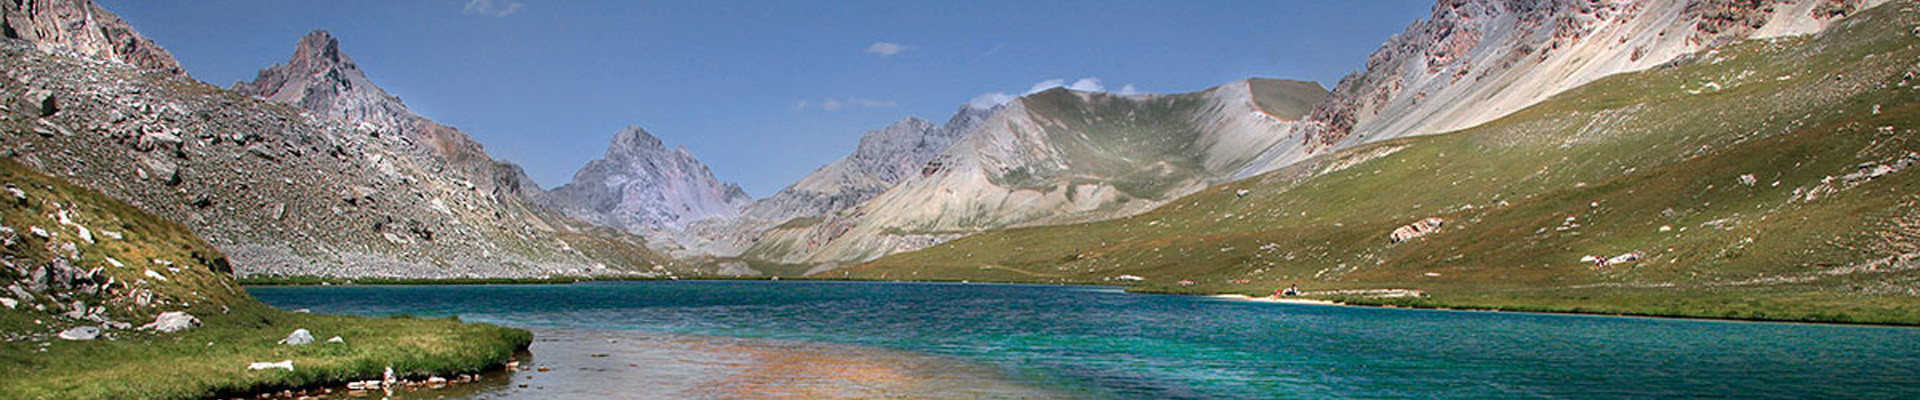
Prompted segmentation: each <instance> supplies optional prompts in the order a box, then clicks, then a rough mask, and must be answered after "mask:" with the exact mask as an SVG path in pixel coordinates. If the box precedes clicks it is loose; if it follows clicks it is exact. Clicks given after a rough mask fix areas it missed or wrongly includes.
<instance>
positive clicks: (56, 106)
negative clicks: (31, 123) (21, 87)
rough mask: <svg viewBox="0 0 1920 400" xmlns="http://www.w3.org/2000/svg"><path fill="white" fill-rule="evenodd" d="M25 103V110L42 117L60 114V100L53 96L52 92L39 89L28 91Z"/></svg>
mask: <svg viewBox="0 0 1920 400" xmlns="http://www.w3.org/2000/svg"><path fill="white" fill-rule="evenodd" d="M26 101H27V104H25V105H26V106H27V109H28V110H31V111H36V112H39V113H40V116H42V117H46V116H52V115H53V114H54V113H57V112H60V100H59V99H58V98H55V97H54V96H53V92H49V91H46V90H41V89H34V90H29V91H27V98H26Z"/></svg>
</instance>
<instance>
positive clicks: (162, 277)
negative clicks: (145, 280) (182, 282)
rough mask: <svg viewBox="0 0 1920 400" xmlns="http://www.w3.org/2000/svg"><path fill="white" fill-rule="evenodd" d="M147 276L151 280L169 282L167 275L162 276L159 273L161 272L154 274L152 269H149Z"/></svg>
mask: <svg viewBox="0 0 1920 400" xmlns="http://www.w3.org/2000/svg"><path fill="white" fill-rule="evenodd" d="M147 276H148V277H151V278H153V279H159V280H162V281H164V280H167V276H166V275H160V273H159V272H153V270H151V269H149V270H147Z"/></svg>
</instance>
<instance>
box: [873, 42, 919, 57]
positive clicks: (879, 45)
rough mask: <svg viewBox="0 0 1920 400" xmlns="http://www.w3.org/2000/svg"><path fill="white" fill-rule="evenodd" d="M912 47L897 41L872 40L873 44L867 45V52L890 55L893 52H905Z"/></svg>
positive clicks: (893, 53)
mask: <svg viewBox="0 0 1920 400" xmlns="http://www.w3.org/2000/svg"><path fill="white" fill-rule="evenodd" d="M913 49H914V46H913V45H906V44H899V43H893V42H873V44H871V45H867V52H868V53H873V54H879V55H883V56H892V55H895V54H900V53H905V52H907V50H913Z"/></svg>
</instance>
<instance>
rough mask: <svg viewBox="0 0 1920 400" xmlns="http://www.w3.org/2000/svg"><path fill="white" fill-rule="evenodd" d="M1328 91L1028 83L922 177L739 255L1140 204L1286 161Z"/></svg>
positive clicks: (906, 237)
mask: <svg viewBox="0 0 1920 400" xmlns="http://www.w3.org/2000/svg"><path fill="white" fill-rule="evenodd" d="M1325 93H1326V92H1325V90H1324V89H1321V88H1320V87H1319V86H1318V84H1314V83H1311V82H1298V81H1278V80H1272V81H1269V80H1258V79H1255V80H1247V81H1240V82H1235V83H1231V84H1227V85H1222V86H1219V87H1216V88H1212V89H1208V90H1205V91H1200V92H1194V93H1185V94H1174V95H1118V94H1111V93H1101V92H1082V91H1073V90H1068V89H1065V88H1055V89H1052V90H1047V91H1043V92H1039V93H1034V94H1030V95H1027V96H1024V97H1021V98H1019V99H1015V100H1014V101H1013V102H1011V103H1008V104H1006V105H1004V106H1000V107H998V108H997V109H995V110H994V111H993V112H992V113H991V114H990V115H989V116H987V117H985V119H984V120H981V121H979V122H978V123H977V126H976V127H975V128H973V129H972V130H971V131H970V132H967V133H966V134H965V135H964V136H963V137H961V138H960V139H959V140H958V141H956V142H954V143H953V144H952V145H951V146H948V147H947V148H946V149H945V150H944V151H941V152H939V153H938V154H937V155H935V156H933V157H932V158H931V159H930V160H928V161H926V162H925V163H924V164H922V165H921V167H920V168H919V170H918V171H914V172H917V174H910V175H908V176H907V178H906V179H905V180H902V181H900V182H899V183H898V184H895V185H893V186H892V187H891V188H889V189H887V190H886V191H885V192H883V193H881V194H879V195H877V196H874V197H873V198H872V199H870V200H868V201H866V202H865V203H861V204H860V205H859V206H856V207H852V208H848V209H846V210H842V211H840V212H837V213H834V214H831V215H826V216H823V217H820V218H817V219H808V220H793V221H789V223H786V224H784V225H783V226H782V227H779V228H776V229H774V230H772V231H769V232H768V233H767V235H766V236H763V237H762V238H760V240H759V242H758V243H756V244H755V245H754V246H753V247H751V248H749V249H748V250H747V252H746V253H745V254H744V256H745V257H747V258H749V259H757V260H767V261H774V262H780V263H792V264H819V265H827V266H831V265H834V264H836V263H844V262H857V261H862V260H868V259H872V258H874V257H879V256H882V255H886V254H890V253H894V252H898V251H904V250H911V249H917V248H921V247H925V246H928V245H932V244H935V243H939V242H942V241H945V240H950V239H952V238H955V237H959V236H964V235H967V234H972V233H976V232H983V231H989V230H996V229H1004V228H1008V227H1015V226H1024V225H1035V224H1057V223H1066V222H1075V221H1086V220H1098V219H1105V218H1113V217H1117V216H1124V215H1128V214H1132V213H1137V212H1140V211H1144V210H1147V209H1150V208H1152V207H1153V206H1155V205H1158V204H1161V202H1164V201H1166V200H1169V199H1172V198H1175V197H1178V196H1180V195H1184V194H1186V193H1191V192H1193V191H1195V190H1199V189H1201V188H1205V187H1206V186H1208V185H1210V184H1216V183H1220V182H1222V181H1224V180H1226V178H1227V177H1231V176H1234V175H1235V174H1237V173H1240V172H1241V171H1243V170H1246V169H1247V168H1249V167H1250V166H1255V165H1260V164H1267V163H1272V164H1278V163H1282V162H1284V161H1287V160H1284V158H1286V157H1277V158H1276V157H1272V156H1271V155H1272V154H1290V155H1292V157H1299V156H1302V155H1304V153H1303V152H1288V151H1284V150H1282V148H1296V147H1298V144H1299V143H1301V142H1302V140H1301V138H1300V137H1299V134H1298V131H1297V129H1296V127H1297V124H1296V120H1298V119H1299V118H1300V117H1301V116H1302V115H1303V114H1304V113H1305V112H1306V110H1305V108H1304V107H1301V106H1300V105H1301V104H1312V103H1316V102H1318V101H1319V100H1320V98H1321V97H1324V96H1325ZM1269 110H1273V111H1280V112H1291V113H1293V114H1283V115H1274V114H1270V113H1269ZM1263 154H1267V155H1269V157H1268V158H1262V155H1263Z"/></svg>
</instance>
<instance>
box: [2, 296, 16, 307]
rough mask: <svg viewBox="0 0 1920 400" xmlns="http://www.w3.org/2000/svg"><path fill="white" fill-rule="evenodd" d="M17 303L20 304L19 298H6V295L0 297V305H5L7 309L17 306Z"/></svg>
mask: <svg viewBox="0 0 1920 400" xmlns="http://www.w3.org/2000/svg"><path fill="white" fill-rule="evenodd" d="M19 305H20V301H19V300H14V299H11V298H6V297H0V306H7V309H9V310H11V309H13V308H14V307H17V306H19Z"/></svg>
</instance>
